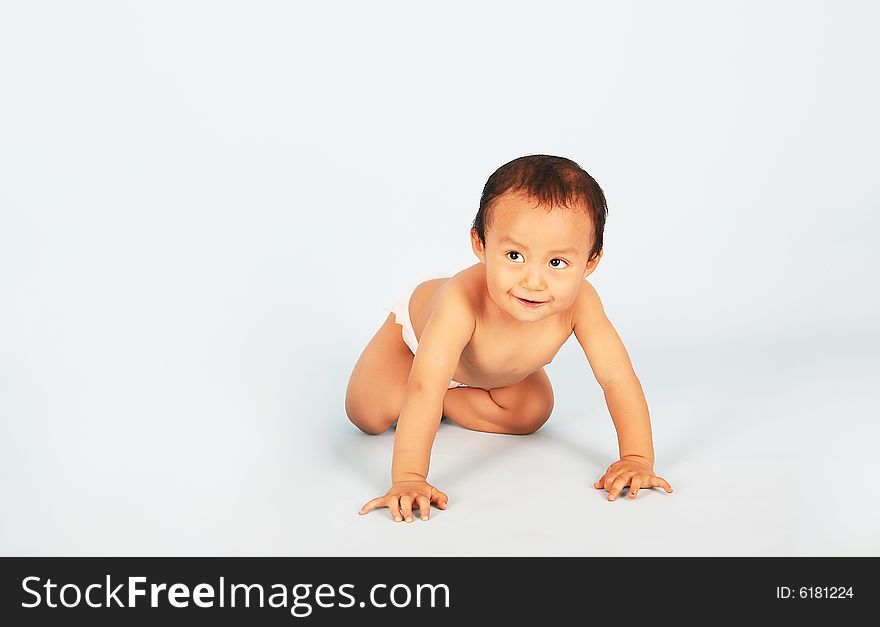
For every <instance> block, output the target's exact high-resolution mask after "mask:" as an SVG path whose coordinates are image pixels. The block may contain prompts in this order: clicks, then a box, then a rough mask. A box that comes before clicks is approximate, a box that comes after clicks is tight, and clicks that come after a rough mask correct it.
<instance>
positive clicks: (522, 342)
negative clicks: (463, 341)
mask: <svg viewBox="0 0 880 627" xmlns="http://www.w3.org/2000/svg"><path fill="white" fill-rule="evenodd" d="M483 272H484V269H483V268H482V264H479V263H477V264H474V265H473V266H471V267H470V268H467V269H465V270H463V271H462V272H460V273H458V274H457V275H456V279H458V280H460V281H462V282H463V285H465V287H466V289H467V291H468V293H469V294H470V295H471V298H472V304H473V306H474V307H475V311H476V314H477V316H476V327H475V328H474V334H473V337H472V338H471V341H470V342H469V343H468V344H467V346H465V347H464V350H462V352H461V359H459V362H458V366H457V367H456V369H455V375H454V376H453V377H452V378H453V379H454V380H456V381H458V382H459V383H465V384H467V385H469V386H471V387H478V388H483V389H487V390H489V389H495V388H500V387H506V386H508V385H513V384H514V383H519V382H520V381H522V380H523V379H524V378H526V377H527V376H528V375H530V374H532V373H533V372H535V371H536V370H538V369H539V368H541V367H543V366H546V365H547V364H549V363H550V362H551V361H552V360H553V357H555V356H556V353H557V352H559V349H560V348H561V347H562V345H563V344H565V342H566V340H567V339H568V338H569V337H570V336H571V333H572V326H571V312H570V311H568V312H565V313H562V314H558V315H555V316H552V317H550V318H548V319H546V320H542V321H540V322H535V323H530V324H521V325H518V327H517V328H514V327H512V326H511V325H498V324H490V323H489V322H488V321H487V320H484V319H483V317H482V316H481V315H480V310H479V303H480V298H481V296H480V294H482V291H483V290H484V286H485V281H486V279H485V274H483ZM449 280H451V279H449V278H438V279H431V280H430V281H426V282H424V283H422V284H421V285H419V286H418V287H417V288H416V289H415V291H413V294H412V297H411V298H410V303H409V313H410V320H411V321H412V325H413V330H414V331H415V334H416V338H417V339H420V338H421V337H422V330H423V329H424V328H425V324H426V323H427V321H428V318H429V317H430V315H431V311H433V308H434V303H435V302H436V294H437V290H439V289H440V287H442V286H443V284H444V283H446V281H449ZM481 282H482V283H481ZM485 297H486V298H488V296H485Z"/></svg>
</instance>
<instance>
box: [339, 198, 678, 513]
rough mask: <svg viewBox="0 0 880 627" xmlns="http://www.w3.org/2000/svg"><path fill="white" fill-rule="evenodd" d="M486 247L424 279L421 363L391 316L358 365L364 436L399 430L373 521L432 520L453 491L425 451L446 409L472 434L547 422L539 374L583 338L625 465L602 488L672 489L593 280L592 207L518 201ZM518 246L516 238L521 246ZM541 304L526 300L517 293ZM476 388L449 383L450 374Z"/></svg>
mask: <svg viewBox="0 0 880 627" xmlns="http://www.w3.org/2000/svg"><path fill="white" fill-rule="evenodd" d="M493 211H494V214H493V220H492V225H491V228H488V229H487V231H486V245H485V246H483V244H482V243H481V242H480V240H479V238H478V237H477V234H476V231H474V230H472V233H471V244H472V247H473V250H474V253H475V254H476V256H477V257H478V258H479V260H480V261H479V263H476V264H474V265H473V266H470V267H469V268H466V269H465V270H463V271H461V272H459V273H458V274H456V275H455V276H453V277H450V278H441V279H433V280H431V281H426V282H424V283H422V284H420V285H419V286H418V287H417V288H416V290H415V291H414V293H413V295H412V298H411V299H410V305H409V313H410V319H411V321H412V325H413V330H414V331H415V335H416V338H417V339H418V341H419V349H418V352H417V354H416V355H415V356H413V354H412V352H411V351H410V349H409V347H407V346H406V344H405V343H404V341H403V336H402V333H401V327H400V325H398V324H396V322H395V320H394V315H393V314H389V316H388V318H387V319H386V320H385V322H384V323H383V325H382V327H381V328H380V329H379V331H378V332H377V333H376V335H375V336H374V337H373V338H372V339H371V340H370V343H369V344H368V345H367V347H366V348H365V349H364V352H363V354H362V355H361V357H360V359H359V360H358V362H357V364H356V365H355V368H354V371H353V372H352V376H351V379H350V381H349V384H348V388H347V391H346V399H345V408H346V413H347V415H348V417H349V419H350V420H351V421H352V422H353V423H354V424H355V425H357V426H358V428H360V429H361V430H362V431H364V432H365V433H370V434H378V433H382V432H384V431H385V430H387V429H388V428H389V427H390V426H391V425H392V424H394V422H395V421H396V422H397V429H396V432H395V439H394V457H393V461H392V473H391V474H392V486H391V488H390V489H389V490H388V492H387V493H386V494H385V495H384V496H380V497H377V498H374V499H371V500H370V501H368V502H367V503H366V504H365V505H364V506H363V507H362V508H361V510H360V513H361V514H365V513H367V512H369V511H371V510H372V509H375V508H377V507H388V508H389V510H390V511H391V515H392V518H393V519H394V520H395V521H398V522H399V521H401V520H404V519H405V520H407V522H411V521H412V520H413V513H412V510H413V508H416V509H418V510H419V511H420V513H421V515H422V519H423V520H428V519H429V517H430V505H431V504H432V503H433V504H435V505H436V506H437V507H439V508H441V509H445V508H446V506H447V504H448V500H449V499H448V496H447V495H446V494H445V493H443V492H441V491H440V490H439V489H437V488H436V487H434V486H433V485H431V484H429V483H428V482H427V475H428V466H429V462H430V452H431V447H432V445H433V440H434V436H435V434H436V431H437V428H438V426H439V422H440V419H441V417H442V416H443V415H445V416H446V417H447V418H449V419H450V420H452V421H453V422H456V423H457V424H459V425H461V426H463V427H465V428H468V429H473V430H477V431H486V432H491V433H508V434H517V435H525V434H529V433H532V432H534V431H536V430H537V429H538V428H540V427H541V425H543V424H544V423H545V422H546V421H547V419H548V418H549V417H550V413H551V411H552V409H553V390H552V388H551V386H550V380H549V378H548V377H547V374H546V372H545V371H544V368H543V366H545V365H547V364H549V363H550V362H551V361H552V359H553V357H554V356H555V355H556V353H557V352H558V351H559V349H560V348H561V346H562V345H563V344H564V343H565V341H566V340H567V339H568V338H569V337H570V336H571V335H572V333H574V334H575V335H576V337H577V339H578V341H579V342H580V344H581V346H582V348H583V349H584V353H585V355H586V357H587V360H588V361H589V363H590V366H591V368H592V370H593V373H594V375H595V376H596V380H597V381H598V382H599V384H600V385H601V386H602V389H603V391H604V393H605V398H606V402H607V404H608V408H609V411H610V413H611V416H612V420H613V421H614V424H615V427H616V429H617V432H618V440H619V448H620V460H619V461H617V462H615V463H614V464H612V465H611V466H609V468H608V470H607V471H606V472H605V474H604V475H603V477H602V478H600V479H599V481H597V482H596V483H595V484H594V487H596V488H597V489H601V488H604V489H605V490H606V492H608V500H614V499H615V498H616V496H617V494H619V493H620V491H621V490H622V489H623V488H624V487H626V486H630V487H631V491H630V498H635V497H636V496H637V494H638V491H639V489H640V488H647V487H661V488H663V489H665V490H666V491H667V492H671V491H672V488H671V486H669V484H668V483H667V482H666V481H665V480H664V479H662V478H661V477H658V476H656V475H655V474H654V472H653V463H654V451H653V444H652V439H651V427H650V420H649V416H648V407H647V403H646V401H645V397H644V394H643V392H642V388H641V384H640V382H639V380H638V378H637V377H636V375H635V373H634V372H633V369H632V364H631V363H630V360H629V356H628V354H627V352H626V349H625V348H624V346H623V343H622V342H621V341H620V338H619V337H618V336H617V333H616V332H615V330H614V328H613V327H612V326H611V323H610V322H609V321H608V319H607V317H606V316H605V313H604V310H603V308H602V304H601V302H600V300H599V297H598V295H597V294H596V291H595V290H594V289H593V287H592V285H590V283H589V282H588V281H586V277H587V276H588V275H589V274H591V273H592V272H593V271H594V270H595V268H596V265H597V264H598V262H599V260H600V259H601V256H602V253H601V251H600V252H599V254H598V255H597V256H594V257H593V258H592V259H588V251H589V248H590V245H591V242H590V234H591V232H592V229H591V226H590V221H589V217H588V216H587V215H586V214H585V213H584V212H583V211H577V210H571V209H567V208H554V210H553V211H550V212H548V211H547V210H546V208H541V207H537V206H536V205H535V203H534V201H532V200H531V199H529V198H527V197H525V196H522V195H520V194H508V195H505V196H503V197H501V198H499V199H498V201H497V204H496V205H495V208H494V210H493ZM510 240H514V241H515V242H516V243H512V242H511V241H510ZM521 298H522V299H529V300H532V301H537V302H540V303H541V304H539V305H537V306H530V305H528V304H527V303H524V302H523V301H521V300H519V299H521ZM452 379H454V380H456V381H458V382H460V383H464V384H467V385H468V386H469V387H466V388H452V389H448V384H449V381H450V380H452Z"/></svg>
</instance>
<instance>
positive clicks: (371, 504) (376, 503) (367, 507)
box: [358, 496, 385, 514]
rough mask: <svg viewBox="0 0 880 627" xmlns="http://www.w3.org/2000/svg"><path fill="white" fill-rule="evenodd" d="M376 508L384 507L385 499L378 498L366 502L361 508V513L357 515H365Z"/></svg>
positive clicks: (382, 497)
mask: <svg viewBox="0 0 880 627" xmlns="http://www.w3.org/2000/svg"><path fill="white" fill-rule="evenodd" d="M377 507H385V497H384V496H380V497H378V498H375V499H372V500H370V501H367V502H366V503H365V504H364V506H363V507H362V508H361V511H359V512H358V514H366V513H367V512H369V511H371V510H374V509H376V508H377Z"/></svg>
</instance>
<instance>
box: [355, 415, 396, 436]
mask: <svg viewBox="0 0 880 627" xmlns="http://www.w3.org/2000/svg"><path fill="white" fill-rule="evenodd" d="M348 419H349V420H350V421H351V423H352V424H353V425H354V426H356V427H357V428H358V429H360V430H361V431H363V432H364V433H366V434H367V435H379V434H381V433H385V432H386V431H388V428H389V427H390V426H391V425H392V424H394V423H395V422H397V420H396V419H395V420H388V419H385V418H382V417H381V416H358V415H352V414H350V413H349V414H348Z"/></svg>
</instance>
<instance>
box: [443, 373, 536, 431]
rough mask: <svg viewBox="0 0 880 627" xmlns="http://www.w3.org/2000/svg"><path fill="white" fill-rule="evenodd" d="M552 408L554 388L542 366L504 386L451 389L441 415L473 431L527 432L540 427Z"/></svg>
mask: <svg viewBox="0 0 880 627" xmlns="http://www.w3.org/2000/svg"><path fill="white" fill-rule="evenodd" d="M552 411H553V388H552V387H551V386H550V378H549V377H548V376H547V373H546V372H544V369H543V368H541V369H540V370H537V371H535V372H533V373H532V374H530V375H529V376H527V377H526V378H525V379H523V380H522V381H520V382H519V383H514V384H513V385H509V386H506V387H503V388H494V389H492V390H483V389H481V388H452V389H451V390H449V391H448V392H446V397H445V398H444V400H443V415H444V416H446V417H447V418H449V419H450V420H451V421H453V422H455V423H457V424H459V425H461V426H462V427H465V428H467V429H473V430H474V431H486V432H489V433H510V434H514V435H528V434H529V433H534V432H535V431H537V430H538V429H540V428H541V425H543V424H544V423H545V422H547V419H548V418H550V413H551V412H552Z"/></svg>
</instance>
